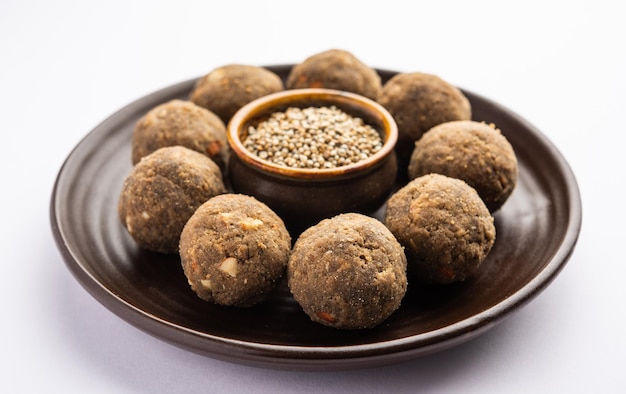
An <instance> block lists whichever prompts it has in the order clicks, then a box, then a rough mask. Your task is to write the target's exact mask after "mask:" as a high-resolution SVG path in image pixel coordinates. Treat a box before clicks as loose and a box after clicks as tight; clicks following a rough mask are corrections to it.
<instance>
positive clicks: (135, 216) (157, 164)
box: [118, 146, 226, 253]
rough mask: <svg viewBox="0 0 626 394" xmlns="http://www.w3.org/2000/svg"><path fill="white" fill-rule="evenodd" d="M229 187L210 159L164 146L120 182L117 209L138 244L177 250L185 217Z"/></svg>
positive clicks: (160, 250) (162, 250)
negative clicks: (120, 190)
mask: <svg viewBox="0 0 626 394" xmlns="http://www.w3.org/2000/svg"><path fill="white" fill-rule="evenodd" d="M225 192H226V189H225V187H224V183H223V181H222V173H221V171H220V169H219V167H218V166H217V164H215V163H214V162H213V161H212V160H211V159H209V158H208V157H206V156H205V155H203V154H201V153H198V152H195V151H192V150H191V149H187V148H185V147H182V146H172V147H165V148H161V149H157V150H156V151H154V152H153V153H151V154H149V155H148V156H145V157H144V158H143V159H141V160H140V161H139V163H137V164H136V165H135V166H134V167H133V169H132V171H131V173H130V174H129V175H128V176H127V177H126V179H125V180H124V184H123V186H122V192H121V194H120V198H119V201H118V214H119V217H120V220H121V221H122V223H123V224H124V226H125V227H126V230H128V233H129V234H130V235H131V237H132V238H133V239H134V240H135V242H137V244H138V245H139V246H140V247H142V248H144V249H148V250H152V251H155V252H161V253H176V252H178V241H179V238H180V233H181V231H182V230H183V227H184V226H185V223H186V222H187V219H189V217H191V215H192V214H193V213H194V211H195V210H196V208H198V207H199V206H200V205H202V204H203V203H204V202H205V201H206V200H208V199H209V198H211V197H213V196H215V195H218V194H221V193H225Z"/></svg>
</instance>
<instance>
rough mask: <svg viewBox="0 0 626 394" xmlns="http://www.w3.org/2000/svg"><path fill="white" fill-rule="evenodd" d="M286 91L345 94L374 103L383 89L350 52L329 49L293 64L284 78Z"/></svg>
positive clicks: (376, 76)
mask: <svg viewBox="0 0 626 394" xmlns="http://www.w3.org/2000/svg"><path fill="white" fill-rule="evenodd" d="M285 85H286V87H287V88H288V89H302V88H326V89H337V90H344V91H348V92H352V93H357V94H360V95H361V96H365V97H368V98H371V99H372V100H376V98H377V97H378V94H379V93H380V89H381V88H382V84H381V80H380V76H379V75H378V73H376V70H374V69H373V68H371V67H368V66H367V65H365V64H364V63H362V62H361V61H360V60H359V59H357V58H356V57H355V56H354V55H353V54H351V53H350V52H347V51H344V50H340V49H331V50H328V51H325V52H321V53H318V54H316V55H313V56H311V57H309V58H307V59H305V60H304V61H303V62H302V63H300V64H296V65H295V66H294V67H293V68H292V69H291V72H290V73H289V75H288V77H287V82H286V84H285Z"/></svg>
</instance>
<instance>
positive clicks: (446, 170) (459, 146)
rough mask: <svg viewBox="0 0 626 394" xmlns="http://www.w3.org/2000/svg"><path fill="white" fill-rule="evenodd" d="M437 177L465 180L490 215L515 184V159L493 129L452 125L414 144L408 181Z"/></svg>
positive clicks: (468, 123) (473, 124)
mask: <svg viewBox="0 0 626 394" xmlns="http://www.w3.org/2000/svg"><path fill="white" fill-rule="evenodd" d="M429 173H438V174H443V175H447V176H449V177H453V178H459V179H462V180H464V181H465V182H466V183H467V184H468V185H470V186H471V187H473V188H474V189H476V191H477V192H478V195H479V196H480V197H481V198H482V199H483V201H484V202H485V205H487V208H489V211H491V212H492V213H493V212H495V211H497V210H498V209H500V207H502V205H503V204H504V202H505V201H506V200H507V199H508V198H509V196H510V195H511V193H512V192H513V189H514V188H515V185H516V183H517V174H518V167H517V159H516V157H515V152H514V151H513V148H512V147H511V144H509V142H508V141H507V139H506V138H505V137H504V136H503V135H502V133H501V132H500V130H499V129H497V128H496V127H495V125H493V124H491V125H488V124H486V123H483V122H474V121H470V120H467V121H455V122H447V123H443V124H440V125H438V126H435V127H433V128H432V129H431V130H429V131H428V132H426V133H425V134H424V135H423V136H422V138H421V139H420V140H419V141H417V142H416V143H415V149H414V151H413V154H412V156H411V161H410V163H409V168H408V174H409V178H410V179H413V178H417V177H420V176H422V175H426V174H429Z"/></svg>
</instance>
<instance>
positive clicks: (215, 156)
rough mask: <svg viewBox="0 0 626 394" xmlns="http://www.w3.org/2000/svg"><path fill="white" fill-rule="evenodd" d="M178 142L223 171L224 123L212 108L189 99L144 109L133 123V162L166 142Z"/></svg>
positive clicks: (167, 143)
mask: <svg viewBox="0 0 626 394" xmlns="http://www.w3.org/2000/svg"><path fill="white" fill-rule="evenodd" d="M175 145H180V146H184V147H185V148H189V149H192V150H195V151H196V152H200V153H202V154H205V155H207V156H208V157H210V158H211V159H212V160H213V161H214V162H215V164H217V165H218V166H220V169H221V170H222V171H224V169H225V168H226V167H225V166H226V163H227V161H228V154H229V146H228V141H227V140H226V126H225V125H224V122H222V120H221V119H220V118H219V117H218V116H217V115H215V114H214V113H213V112H211V111H209V110H207V109H206V108H202V107H200V106H197V105H196V104H194V103H192V102H191V101H184V100H178V99H174V100H171V101H168V102H166V103H163V104H160V105H158V106H156V107H154V108H153V109H151V110H150V111H148V113H146V114H145V115H144V116H143V117H142V118H141V119H139V121H138V122H137V123H136V125H135V129H134V130H133V138H132V162H133V164H137V163H138V162H139V160H140V159H141V158H142V157H144V156H146V155H148V154H150V153H152V152H154V151H155V150H157V149H159V148H163V147H166V146H175Z"/></svg>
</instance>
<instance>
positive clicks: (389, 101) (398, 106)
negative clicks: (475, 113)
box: [378, 72, 472, 166]
mask: <svg viewBox="0 0 626 394" xmlns="http://www.w3.org/2000/svg"><path fill="white" fill-rule="evenodd" d="M378 102H379V103H380V104H381V105H382V106H383V107H385V108H386V109H387V110H388V111H389V113H391V115H392V116H393V118H394V120H395V121H396V123H397V125H398V143H397V145H396V151H397V152H398V158H399V162H400V163H402V165H403V166H404V165H405V164H406V163H408V160H409V157H410V155H411V153H412V152H413V144H414V142H415V141H417V140H418V139H420V137H421V136H422V134H423V133H425V132H426V131H428V130H430V129H431V128H433V127H434V126H436V125H438V124H440V123H444V122H449V121H453V120H469V119H471V116H472V111H471V105H470V102H469V100H468V99H467V98H466V97H465V96H464V95H463V93H462V92H461V91H460V90H459V89H457V88H456V87H454V86H452V85H451V84H449V83H448V82H446V81H444V80H443V79H441V78H439V77H438V76H436V75H432V74H424V73H418V72H416V73H399V74H396V75H394V76H393V77H392V78H391V79H390V80H389V81H387V82H386V83H385V84H384V85H383V88H382V91H381V93H380V95H379V96H378Z"/></svg>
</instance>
